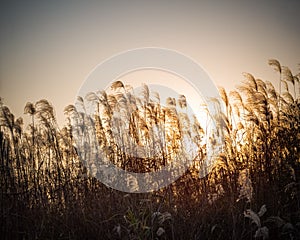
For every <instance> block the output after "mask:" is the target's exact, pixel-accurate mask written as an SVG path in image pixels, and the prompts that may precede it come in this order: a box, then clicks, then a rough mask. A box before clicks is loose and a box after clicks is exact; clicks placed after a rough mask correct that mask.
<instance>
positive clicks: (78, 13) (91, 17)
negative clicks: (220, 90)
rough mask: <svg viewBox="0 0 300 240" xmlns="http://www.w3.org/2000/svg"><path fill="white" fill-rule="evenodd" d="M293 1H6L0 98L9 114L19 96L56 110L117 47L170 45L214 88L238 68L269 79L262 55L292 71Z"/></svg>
mask: <svg viewBox="0 0 300 240" xmlns="http://www.w3.org/2000/svg"><path fill="white" fill-rule="evenodd" d="M299 8H300V4H299V1H297V0H288V1H264V2H263V3H262V2H261V1H221V0H219V1H208V0H206V1H120V2H117V1H82V2H79V1H48V2H41V1H33V0H29V1H7V3H2V4H1V8H0V20H1V21H0V27H1V32H0V52H1V54H0V96H1V97H2V98H4V103H5V104H6V105H8V106H9V107H10V109H11V110H12V112H13V113H15V115H16V116H21V115H22V113H23V108H24V106H25V104H26V102H27V101H33V102H35V101H37V100H39V99H41V98H46V99H48V100H49V101H50V102H51V103H52V104H53V105H54V106H55V109H56V113H57V116H58V119H59V121H60V122H61V123H62V122H63V119H64V117H63V109H64V107H65V106H66V105H68V104H70V103H73V101H74V98H75V97H76V94H77V92H78V90H79V88H80V86H81V85H82V84H83V81H84V79H85V78H86V77H87V75H88V74H89V73H90V72H91V71H92V69H93V68H94V67H95V66H96V65H97V64H99V63H100V62H102V61H104V60H105V59H107V58H109V57H111V56H112V55H115V54H117V53H119V52H122V51H126V50H128V49H133V48H141V47H153V46H155V47H162V48H168V49H174V50H176V51H179V52H181V53H183V54H185V55H186V56H189V57H191V58H193V59H194V60H195V61H197V62H198V63H199V64H200V65H202V66H203V67H204V69H205V70H206V71H207V72H208V74H209V75H210V76H211V77H212V78H213V80H214V81H215V83H216V84H217V85H219V86H224V87H225V88H227V89H233V88H234V86H235V85H237V84H239V83H240V82H241V81H242V80H243V76H242V72H250V73H252V74H254V75H255V76H256V77H257V78H262V79H264V80H273V79H276V78H277V75H276V74H275V73H274V71H273V69H272V68H271V67H269V66H268V65H267V61H268V59H270V58H276V59H278V60H279V61H280V62H281V63H282V64H283V65H287V66H289V67H290V68H291V69H292V70H294V71H296V70H297V64H298V63H300V48H299V34H300V33H299V21H300V20H299V19H300V18H299V13H298V10H299Z"/></svg>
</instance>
